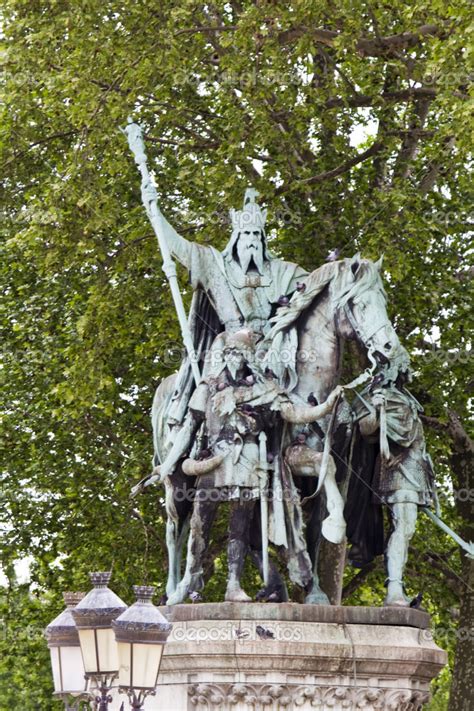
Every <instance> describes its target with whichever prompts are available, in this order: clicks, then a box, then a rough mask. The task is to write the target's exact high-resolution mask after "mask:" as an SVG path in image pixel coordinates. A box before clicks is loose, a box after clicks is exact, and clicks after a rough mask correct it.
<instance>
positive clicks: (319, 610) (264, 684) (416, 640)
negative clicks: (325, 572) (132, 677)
mask: <svg viewBox="0 0 474 711" xmlns="http://www.w3.org/2000/svg"><path fill="white" fill-rule="evenodd" d="M161 611H162V612H164V614H165V615H166V616H167V617H168V619H169V620H170V621H171V622H173V631H172V633H171V635H170V637H169V639H168V642H167V644H166V647H165V653H164V657H163V662H162V666H161V671H160V676H159V686H158V692H157V695H156V697H154V698H153V699H149V700H147V704H146V707H145V708H146V711H204V709H212V710H214V711H277V710H278V711H280V710H283V709H284V710H285V711H293V710H295V711H296V710H301V711H305V710H306V709H321V710H325V709H331V710H332V711H339V710H341V711H342V709H344V710H345V711H348V710H352V709H354V710H355V709H367V710H369V709H374V710H375V709H388V710H390V709H392V710H393V711H416V710H417V709H421V708H422V707H423V704H425V703H426V702H427V701H428V699H429V684H430V681H431V679H433V678H434V677H435V676H436V675H437V674H438V672H439V671H440V670H441V668H442V667H443V666H444V665H445V664H446V653H445V652H444V651H443V650H441V649H439V647H437V646H436V644H435V643H434V642H433V640H432V636H431V633H430V632H429V616H428V615H427V614H426V613H424V612H421V611H419V610H411V609H406V608H363V607H330V606H316V605H297V604H294V603H284V604H265V603H262V604H258V603H216V604H214V603H209V604H195V605H176V606H174V607H171V608H170V607H167V608H161Z"/></svg>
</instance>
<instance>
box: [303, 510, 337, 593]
mask: <svg viewBox="0 0 474 711" xmlns="http://www.w3.org/2000/svg"><path fill="white" fill-rule="evenodd" d="M311 503H312V512H311V516H310V518H309V520H308V523H307V526H306V540H307V546H308V551H309V554H310V557H311V562H312V564H313V578H312V582H311V586H310V588H309V590H308V593H307V595H306V597H305V603H306V604H307V605H330V604H331V603H330V602H329V598H328V596H327V595H326V593H325V592H323V591H322V590H321V587H320V585H319V574H318V563H319V548H320V546H321V519H322V509H323V501H322V497H320V496H319V497H318V498H317V499H316V500H315V501H312V502H311Z"/></svg>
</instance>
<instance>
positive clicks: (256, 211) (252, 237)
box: [223, 188, 268, 272]
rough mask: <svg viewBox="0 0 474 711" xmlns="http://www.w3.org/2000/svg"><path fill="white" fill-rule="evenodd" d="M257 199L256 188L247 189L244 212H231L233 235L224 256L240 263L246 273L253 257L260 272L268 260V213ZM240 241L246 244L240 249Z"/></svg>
mask: <svg viewBox="0 0 474 711" xmlns="http://www.w3.org/2000/svg"><path fill="white" fill-rule="evenodd" d="M257 197H258V192H257V191H256V190H255V189H254V188H247V190H246V191H245V197H244V204H243V208H242V210H233V209H232V210H230V219H231V222H232V235H231V238H230V240H229V242H228V244H227V247H226V248H225V250H224V252H223V256H224V258H226V259H234V260H236V261H239V262H240V265H241V267H242V269H243V271H244V272H245V271H247V268H248V266H249V262H250V258H251V257H253V261H254V263H255V265H256V266H257V268H258V269H259V271H260V272H261V271H262V268H263V261H264V260H265V259H267V258H268V254H267V239H266V235H265V221H266V219H267V211H266V209H263V210H262V209H261V208H260V206H259V205H258V203H257V202H256V198H257ZM239 239H240V241H241V243H242V244H244V243H245V244H244V246H243V247H242V244H241V245H240V248H239V244H238V243H239Z"/></svg>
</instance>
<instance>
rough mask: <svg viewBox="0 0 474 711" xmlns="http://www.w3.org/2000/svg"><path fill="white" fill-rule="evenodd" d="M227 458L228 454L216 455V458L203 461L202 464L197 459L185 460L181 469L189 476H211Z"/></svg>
mask: <svg viewBox="0 0 474 711" xmlns="http://www.w3.org/2000/svg"><path fill="white" fill-rule="evenodd" d="M225 457H226V454H216V455H215V456H214V457H210V459H203V460H202V461H201V462H198V461H196V460H195V459H185V460H184V462H183V463H182V465H181V468H182V470H183V472H184V473H185V474H187V476H202V475H203V474H210V472H212V471H213V470H214V469H216V468H217V467H218V466H219V465H220V464H222V462H223V461H224V459H225Z"/></svg>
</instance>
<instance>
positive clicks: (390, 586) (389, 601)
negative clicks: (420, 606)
mask: <svg viewBox="0 0 474 711" xmlns="http://www.w3.org/2000/svg"><path fill="white" fill-rule="evenodd" d="M386 582H387V595H386V596H385V600H384V603H383V604H384V605H385V607H410V598H408V597H407V596H406V595H405V589H404V587H403V582H402V581H401V580H393V579H391V578H387V581H386Z"/></svg>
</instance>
